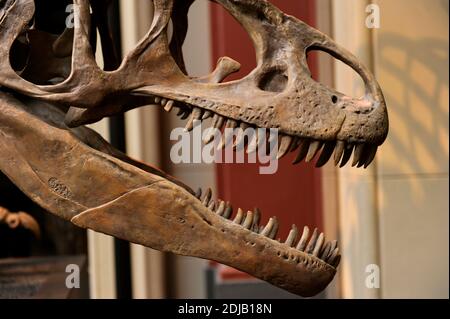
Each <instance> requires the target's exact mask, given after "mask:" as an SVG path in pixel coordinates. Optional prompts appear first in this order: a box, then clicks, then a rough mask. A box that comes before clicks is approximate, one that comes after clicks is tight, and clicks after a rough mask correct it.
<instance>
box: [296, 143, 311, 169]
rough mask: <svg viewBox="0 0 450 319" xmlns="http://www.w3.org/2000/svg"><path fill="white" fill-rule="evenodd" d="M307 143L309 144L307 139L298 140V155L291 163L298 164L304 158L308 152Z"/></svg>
mask: <svg viewBox="0 0 450 319" xmlns="http://www.w3.org/2000/svg"><path fill="white" fill-rule="evenodd" d="M309 144H310V141H309V140H305V139H303V140H301V141H300V145H299V147H300V149H299V151H298V155H297V157H296V158H295V160H294V162H293V163H292V164H294V165H295V164H298V163H300V162H301V161H303V160H304V159H305V157H306V155H307V154H308V150H309Z"/></svg>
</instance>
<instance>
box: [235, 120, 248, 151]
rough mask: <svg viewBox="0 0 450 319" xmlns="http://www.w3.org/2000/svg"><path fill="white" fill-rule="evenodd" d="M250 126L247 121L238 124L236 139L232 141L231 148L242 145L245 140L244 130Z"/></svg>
mask: <svg viewBox="0 0 450 319" xmlns="http://www.w3.org/2000/svg"><path fill="white" fill-rule="evenodd" d="M249 127H250V126H249V125H248V124H247V123H241V124H240V125H239V130H238V134H237V136H236V140H235V141H234V143H233V149H234V150H236V149H237V148H238V147H241V146H242V143H244V142H245V130H246V129H248V128H249Z"/></svg>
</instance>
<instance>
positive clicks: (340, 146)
mask: <svg viewBox="0 0 450 319" xmlns="http://www.w3.org/2000/svg"><path fill="white" fill-rule="evenodd" d="M344 150H345V142H344V141H337V143H336V151H335V152H334V165H336V166H338V165H339V162H340V161H341V158H342V155H343V154H344Z"/></svg>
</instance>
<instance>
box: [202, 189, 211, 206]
mask: <svg viewBox="0 0 450 319" xmlns="http://www.w3.org/2000/svg"><path fill="white" fill-rule="evenodd" d="M211 196H212V191H211V188H208V190H207V191H206V193H205V196H204V197H203V201H202V204H203V206H208V203H209V201H210V200H211Z"/></svg>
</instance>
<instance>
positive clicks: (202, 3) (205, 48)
mask: <svg viewBox="0 0 450 319" xmlns="http://www.w3.org/2000/svg"><path fill="white" fill-rule="evenodd" d="M38 2H39V1H38ZM40 2H42V3H45V1H40ZM69 2H70V1H69ZM270 2H272V3H273V4H275V5H277V6H278V7H280V8H281V9H282V10H283V11H285V12H286V13H288V14H291V15H294V16H296V17H298V18H300V19H301V20H303V21H305V22H307V23H308V24H310V25H312V26H314V27H316V28H317V29H319V30H321V31H322V32H324V33H326V34H328V35H330V36H331V37H332V38H333V39H334V40H335V41H336V42H338V43H339V44H341V45H343V46H344V47H346V48H347V49H348V50H350V51H351V52H352V53H354V54H355V55H356V56H357V57H358V58H359V59H360V60H361V61H362V62H363V63H365V64H366V65H367V66H368V67H369V68H371V69H372V71H373V72H374V73H375V75H376V77H377V79H378V81H379V83H380V85H381V87H382V88H383V91H384V94H385V97H386V101H387V105H388V110H389V117H390V133H389V136H388V139H387V141H386V143H385V144H384V145H383V146H382V147H381V148H380V149H379V151H378V154H377V157H376V160H375V162H374V164H373V165H372V166H371V167H370V168H368V169H366V170H362V169H356V168H344V169H339V170H338V169H336V168H335V167H334V166H332V165H331V164H330V165H327V166H326V167H324V168H322V169H315V168H313V165H310V164H309V165H308V164H304V163H302V164H300V165H297V166H293V165H291V162H292V161H293V159H294V157H293V156H294V155H292V156H288V157H286V158H284V159H282V160H281V162H280V168H279V171H278V173H277V174H276V175H273V176H272V175H267V176H262V175H259V174H258V166H257V165H254V164H217V165H216V164H177V165H174V164H173V163H172V162H171V160H170V158H169V154H170V148H171V146H172V145H173V143H174V141H170V139H169V135H170V132H171V131H172V129H173V128H176V127H184V124H185V122H184V121H181V120H180V119H179V118H178V117H177V116H176V115H175V114H173V113H175V112H173V113H170V114H166V113H165V112H164V111H163V110H162V109H160V108H157V107H155V106H149V107H146V108H141V109H138V110H133V111H130V112H128V113H127V114H126V115H124V116H123V117H116V118H113V119H108V120H104V121H102V122H100V123H97V124H95V125H93V127H94V128H95V129H96V130H97V131H98V132H100V133H101V134H102V135H103V136H104V137H105V138H106V139H108V140H110V141H111V142H112V143H113V144H114V145H116V146H117V147H118V148H121V149H124V150H126V151H127V152H128V154H129V155H131V156H132V157H134V158H137V159H140V160H142V161H145V162H148V163H151V164H154V165H155V166H158V167H160V168H162V169H163V170H165V171H166V172H168V173H169V174H171V175H173V176H175V177H177V178H179V179H181V180H182V181H184V182H185V183H187V184H188V185H190V186H191V187H193V188H197V187H202V188H208V187H211V188H212V189H213V193H214V194H216V196H217V197H219V198H223V199H226V200H229V201H230V202H231V203H233V206H234V207H243V208H245V209H252V208H254V207H258V208H260V209H261V211H262V213H263V222H266V220H267V219H268V218H269V217H271V216H273V215H277V216H279V219H280V220H281V222H282V223H281V230H280V231H281V237H282V238H284V237H286V235H287V233H288V232H289V229H290V227H291V225H292V224H294V223H295V224H297V225H299V226H303V225H308V226H310V227H318V228H319V229H320V230H322V231H324V233H325V234H326V235H327V237H328V239H338V240H339V242H340V246H341V248H342V261H341V266H340V268H339V273H338V275H337V277H336V278H335V280H334V281H333V283H332V284H331V285H330V287H329V288H328V289H327V290H326V291H325V292H324V293H323V294H321V295H320V296H317V298H448V297H449V287H448V282H449V280H448V279H449V278H448V273H449V264H448V260H449V258H448V257H449V256H448V254H449V236H448V235H449V232H448V226H449V220H448V210H449V207H448V206H449V197H448V182H449V181H448V177H449V176H448V174H449V166H448V163H449V161H448V159H449V147H448V144H449V131H448V115H449V114H448V112H449V103H448V99H449V87H448V77H449V75H448V67H449V65H448V64H449V62H448V54H449V43H448V22H449V21H448V19H449V16H448V14H449V2H448V1H445V0H376V1H375V0H374V1H368V0H296V1H288V0H270ZM47 3H48V1H47ZM59 5H60V6H61V7H60V8H59V7H58V8H57V9H58V10H62V11H64V10H65V6H66V5H67V3H65V2H64V1H61V4H59ZM59 5H58V6H59ZM42 8H45V4H43V5H42ZM52 8H53V10H56V9H55V6H53V7H52ZM113 10H114V15H113V16H114V21H112V23H113V25H114V26H115V30H114V32H115V36H116V38H117V39H120V41H118V42H117V43H116V44H117V48H118V50H120V51H121V52H122V55H125V54H126V53H127V52H128V51H130V50H131V49H132V48H133V47H134V46H135V45H136V44H137V43H138V42H139V40H140V39H141V38H142V37H143V36H144V34H145V33H146V32H147V31H148V29H149V27H150V24H151V22H152V15H153V13H152V12H153V10H152V3H151V1H149V0H120V1H115V2H114V8H113ZM42 12H47V13H42V14H49V13H48V12H50V11H46V10H44V9H42ZM49 31H52V30H49ZM55 32H60V30H55ZM299 36H301V35H299ZM184 55H185V61H186V63H187V69H188V72H189V74H191V75H205V74H208V73H209V72H211V70H213V69H214V67H215V64H216V61H217V60H218V59H219V58H220V57H222V56H229V57H232V58H233V59H234V60H237V61H239V62H240V63H241V64H242V66H243V68H242V70H241V72H240V73H239V74H237V75H235V76H234V77H233V78H240V77H243V76H245V75H246V74H248V73H249V72H250V71H251V70H252V68H254V66H255V65H256V62H255V53H254V49H253V46H252V43H251V42H250V39H249V37H248V35H247V33H246V32H245V31H244V30H243V29H242V27H241V26H240V25H239V24H238V23H237V22H236V21H234V20H233V18H232V17H231V16H230V15H229V14H228V13H227V12H226V11H225V10H223V9H222V8H221V7H220V6H218V5H216V4H214V3H212V2H210V1H207V0H197V1H196V2H195V3H194V5H193V6H192V9H191V11H190V15H189V33H188V37H187V41H186V44H185V46H184ZM98 59H99V64H101V63H102V61H101V54H100V53H99V54H98ZM309 66H310V69H311V71H312V74H313V77H314V79H315V80H317V81H320V82H322V83H325V84H327V85H329V86H332V87H334V88H336V89H338V90H339V91H341V92H343V93H346V94H348V95H351V96H360V95H362V92H363V85H362V84H363V83H362V80H361V79H360V78H359V76H358V75H357V74H356V73H354V72H353V71H352V70H351V69H350V68H348V67H347V66H345V65H344V64H342V63H341V62H339V61H336V60H334V59H333V58H331V57H330V56H328V55H327V54H326V53H321V52H314V53H313V54H311V56H310V57H309ZM233 78H231V79H233ZM0 179H1V180H0V206H3V207H5V208H7V209H8V210H10V211H13V212H17V211H25V212H26V213H27V214H29V215H30V216H33V217H34V218H35V219H36V220H37V223H38V224H39V226H40V239H39V240H36V239H35V237H36V234H35V233H33V232H31V233H26V232H23V233H19V232H17V231H12V230H11V227H8V225H0V239H1V240H0V243H2V244H1V245H2V246H3V247H0V258H1V257H28V256H34V258H41V257H42V256H54V257H52V258H56V257H55V256H64V258H81V259H80V260H82V261H79V262H81V263H83V269H85V271H84V272H83V276H84V277H85V282H86V285H85V287H86V289H85V291H84V294H83V295H82V297H91V298H225V297H232V298H259V297H260V298H267V297H268V298H294V296H292V295H289V294H287V293H286V292H283V291H281V290H279V289H276V288H274V287H271V286H270V285H268V284H266V283H263V282H260V281H258V280H255V279H253V278H251V277H249V276H247V275H245V274H242V273H240V272H238V271H236V270H234V269H231V268H228V267H225V266H222V265H217V264H215V263H212V262H209V261H205V260H200V259H195V258H188V257H180V256H175V255H171V254H165V253H161V252H158V251H153V250H151V249H147V248H144V247H141V246H137V245H130V244H129V243H127V242H122V241H119V240H116V239H113V238H111V237H108V236H105V235H102V234H97V233H94V232H91V231H88V232H86V231H84V230H79V229H76V228H75V227H74V226H72V225H69V224H66V223H65V222H62V221H59V220H56V219H54V218H53V217H51V216H50V215H49V214H47V213H45V212H43V211H42V210H40V209H39V208H37V207H36V206H35V205H34V204H33V203H31V202H30V201H28V200H27V199H25V198H24V197H23V195H21V193H20V191H18V190H17V189H15V188H14V186H12V185H11V184H10V183H9V182H8V181H7V179H6V177H4V176H0ZM0 219H1V218H0ZM18 243H20V244H18ZM68 256H76V257H68ZM61 258H63V257H61ZM76 260H79V259H76ZM0 263H1V259H0ZM0 274H1V267H0ZM1 284H2V281H1V280H0V285H1Z"/></svg>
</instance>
